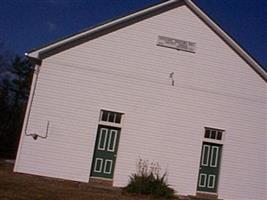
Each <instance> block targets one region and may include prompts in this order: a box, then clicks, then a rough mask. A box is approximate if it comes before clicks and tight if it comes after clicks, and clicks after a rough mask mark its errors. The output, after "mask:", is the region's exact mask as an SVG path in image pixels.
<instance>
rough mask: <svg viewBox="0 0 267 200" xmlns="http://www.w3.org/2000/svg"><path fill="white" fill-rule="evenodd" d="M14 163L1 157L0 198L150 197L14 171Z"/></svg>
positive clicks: (118, 199) (103, 199)
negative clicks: (7, 161)
mask: <svg viewBox="0 0 267 200" xmlns="http://www.w3.org/2000/svg"><path fill="white" fill-rule="evenodd" d="M12 170H13V164H11V163H6V162H3V161H1V160H0V200H91V199H92V200H94V199H95V200H115V199H116V200H153V198H151V197H147V196H134V195H129V194H122V192H121V190H119V189H116V190H115V189H112V188H105V187H100V186H99V185H92V184H86V183H78V182H72V181H63V180H58V179H52V178H46V177H40V176H32V175H26V174H20V173H13V171H12Z"/></svg>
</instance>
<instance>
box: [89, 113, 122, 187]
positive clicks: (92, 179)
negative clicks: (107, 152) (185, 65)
mask: <svg viewBox="0 0 267 200" xmlns="http://www.w3.org/2000/svg"><path fill="white" fill-rule="evenodd" d="M99 110H100V116H99V119H98V121H97V126H96V128H95V131H94V137H93V140H94V143H93V145H92V147H93V149H92V152H93V155H92V157H91V167H90V171H89V182H96V183H100V184H102V183H103V184H105V185H111V186H112V185H113V179H114V175H115V172H116V162H117V160H118V157H119V156H118V154H119V146H120V139H121V134H122V126H123V122H124V118H125V113H124V112H122V111H119V112H118V111H113V109H108V108H104V109H103V108H101V109H99ZM102 111H108V112H116V113H120V114H121V121H120V123H112V122H107V121H102V120H101V116H102ZM101 126H107V127H110V128H116V129H119V140H118V145H117V153H116V162H115V164H114V169H113V177H112V178H111V179H110V178H105V177H97V176H92V175H91V172H92V167H93V163H94V154H95V148H96V147H97V134H98V130H99V127H101Z"/></svg>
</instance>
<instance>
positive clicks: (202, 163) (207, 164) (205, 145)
mask: <svg viewBox="0 0 267 200" xmlns="http://www.w3.org/2000/svg"><path fill="white" fill-rule="evenodd" d="M205 147H208V155H207V160H206V161H207V163H206V164H204V162H203V161H204V153H205ZM209 158H210V145H207V144H204V145H203V149H202V159H201V165H202V166H209Z"/></svg>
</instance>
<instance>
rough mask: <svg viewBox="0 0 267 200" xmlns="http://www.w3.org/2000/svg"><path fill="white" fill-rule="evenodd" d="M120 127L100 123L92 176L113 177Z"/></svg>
mask: <svg viewBox="0 0 267 200" xmlns="http://www.w3.org/2000/svg"><path fill="white" fill-rule="evenodd" d="M119 138H120V129H119V128H116V127H109V126H102V125H99V127H98V131H97V137H96V143H95V151H94V157H93V162H92V167H91V176H92V177H102V178H108V179H112V178H113V173H114V167H115V163H116V156H117V151H118V143H119Z"/></svg>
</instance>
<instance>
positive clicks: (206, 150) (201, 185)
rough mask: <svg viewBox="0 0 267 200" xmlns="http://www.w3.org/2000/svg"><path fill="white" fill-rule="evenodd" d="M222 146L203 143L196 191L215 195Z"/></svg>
mask: <svg viewBox="0 0 267 200" xmlns="http://www.w3.org/2000/svg"><path fill="white" fill-rule="evenodd" d="M221 150H222V145H220V144H213V143H208V142H203V145H202V153H201V159H200V167H199V175H198V184H197V191H200V192H212V193H217V186H218V179H219V169H220V160H221Z"/></svg>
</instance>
